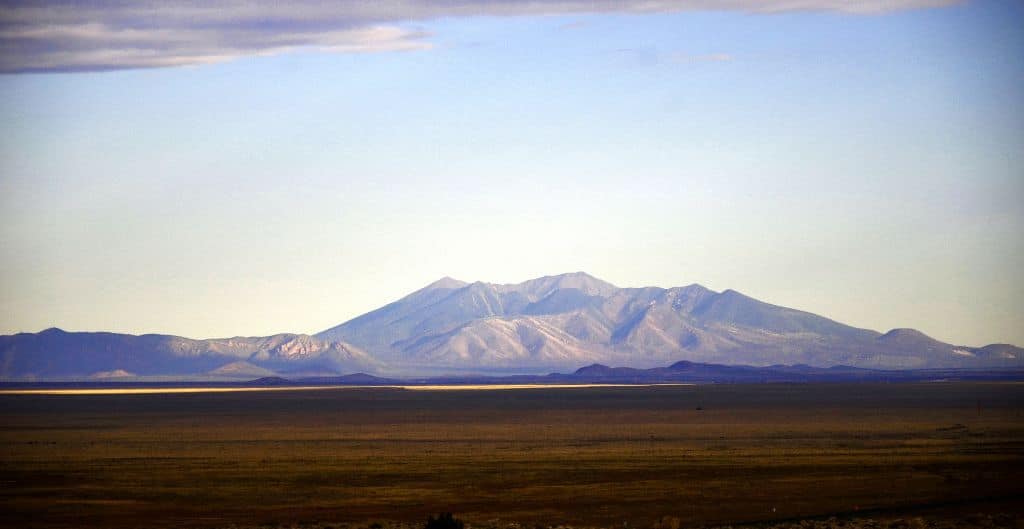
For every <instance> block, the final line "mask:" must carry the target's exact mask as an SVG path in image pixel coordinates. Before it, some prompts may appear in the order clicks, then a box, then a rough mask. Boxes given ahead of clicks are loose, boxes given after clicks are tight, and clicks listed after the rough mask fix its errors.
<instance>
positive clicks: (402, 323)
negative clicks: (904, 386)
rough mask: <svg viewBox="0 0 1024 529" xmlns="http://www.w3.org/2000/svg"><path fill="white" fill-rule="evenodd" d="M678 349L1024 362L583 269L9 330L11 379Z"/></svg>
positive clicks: (1006, 353)
mask: <svg viewBox="0 0 1024 529" xmlns="http://www.w3.org/2000/svg"><path fill="white" fill-rule="evenodd" d="M679 361H688V362H693V363H701V364H719V365H733V366H735V365H745V366H754V367H766V366H777V365H780V364H783V365H791V366H793V365H805V366H810V367H809V368H828V367H832V366H837V365H842V366H850V368H869V369H887V370H893V369H935V368H971V369H975V368H977V369H980V368H985V369H992V368H996V369H999V368H1020V367H1022V366H1024V349H1021V348H1019V347H1016V346H1013V345H1008V344H991V345H986V346H983V347H969V346H958V345H951V344H947V343H943V342H940V341H938V340H935V339H933V338H930V337H928V336H926V335H924V334H922V333H921V332H919V331H915V330H912V329H893V330H891V331H889V332H887V333H885V334H882V333H879V332H876V331H872V330H867V329H859V328H855V327H851V326H848V325H844V324H842V323H839V322H836V321H833V320H830V319H828V318H824V317H821V316H818V315H815V314H811V313H808V312H803V311H799V310H795V309H790V308H786V307H780V306H777V305H772V304H769V303H765V302H763V301H759V300H756V299H753V298H751V297H749V296H745V295H743V294H741V293H739V292H736V291H735V290H725V291H723V292H715V291H713V290H710V289H708V288H705V287H703V286H701V285H697V284H692V285H689V286H683V287H674V288H658V287H644V288H619V287H616V286H615V285H612V284H611V283H608V282H605V281H602V280H600V279H597V278H595V277H593V276H590V275H588V274H586V273H583V272H576V273H571V274H561V275H555V276H546V277H541V278H537V279H532V280H529V281H524V282H522V283H517V284H492V283H484V282H479V281H478V282H475V283H466V282H463V281H459V280H456V279H452V278H449V277H445V278H442V279H440V280H438V281H435V282H434V283H431V284H429V285H427V286H426V287H424V288H421V289H420V290H417V291H415V292H413V293H411V294H409V295H408V296H406V297H404V298H402V299H399V300H397V301H395V302H393V303H390V304H388V305H385V306H383V307H381V308H379V309H377V310H374V311H372V312H369V313H366V314H364V315H362V316H359V317H357V318H354V319H352V320H349V321H347V322H345V323H342V324H340V325H337V326H335V327H332V328H330V329H327V330H325V331H323V332H321V333H318V334H316V335H313V336H310V335H305V334H276V335H272V336H264V337H235V338H222V339H212V340H193V339H189V338H183V337H180V336H168V335H158V334H147V335H142V336H134V335H127V334H114V333H104V332H65V331H62V330H60V329H48V330H45V331H42V332H40V333H35V334H32V333H22V334H16V335H10V336H0V378H5V379H32V378H38V379H59V378H65V379H69V378H77V379H86V378H89V377H94V378H96V379H104V378H116V379H119V380H123V379H130V378H132V377H136V378H138V377H142V378H145V377H182V378H188V377H193V378H195V377H199V378H203V377H206V378H211V377H212V378H221V379H239V378H272V377H275V376H281V377H285V378H289V379H294V378H296V377H307V378H308V377H320V378H323V379H325V380H326V379H330V378H331V377H337V376H339V375H345V374H350V373H354V372H367V373H372V374H377V375H387V376H392V377H393V376H408V375H416V376H426V375H430V376H437V375H451V376H463V377H464V376H467V375H470V374H489V375H498V374H539V373H548V372H551V371H556V370H563V371H564V370H575V369H577V368H578V367H579V366H585V365H590V364H595V363H596V364H605V365H620V366H629V367H630V368H634V369H644V368H651V369H658V368H659V366H666V365H670V364H675V363H677V362H679ZM616 369H619V368H616Z"/></svg>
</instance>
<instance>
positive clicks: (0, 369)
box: [0, 329, 380, 379]
mask: <svg viewBox="0 0 1024 529" xmlns="http://www.w3.org/2000/svg"><path fill="white" fill-rule="evenodd" d="M379 367H380V363H379V362H378V361H376V360H375V359H373V358H372V357H371V356H370V355H368V354H367V353H365V352H364V351H362V350H361V349H359V348H357V347H354V346H352V345H349V344H346V343H343V342H337V341H326V340H321V339H318V338H314V337H312V336H308V335H303V334H276V335H273V336H266V337H253V338H247V337H235V338H223V339H214V340H192V339H189V338H182V337H180V336H168V335H162V334H145V335H142V336H134V335H130V334H115V333H108V332H66V331H63V330H61V329H47V330H45V331H42V332H40V333H35V334H32V333H21V334H15V335H10V336H0V377H3V378H51V379H52V378H82V377H90V376H92V377H110V376H115V375H116V376H118V377H119V378H124V377H131V376H182V377H189V376H211V377H227V378H239V377H249V378H252V377H253V376H268V375H272V374H274V373H276V372H326V373H332V374H339V373H348V372H351V371H355V370H376V369H378V368H379Z"/></svg>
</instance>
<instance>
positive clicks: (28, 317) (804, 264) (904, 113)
mask: <svg viewBox="0 0 1024 529" xmlns="http://www.w3.org/2000/svg"><path fill="white" fill-rule="evenodd" d="M0 72H3V73H0V332H2V333H10V332H17V331H32V332H35V331H38V330H41V329H43V328H46V327H50V326H59V327H62V328H65V329H67V330H109V331H120V332H131V333H144V332H160V333H170V334H180V335H185V336H189V337H196V338H206V337H221V336H233V335H266V334H271V333H275V332H285V331H288V332H317V331H320V330H323V329H325V328H327V327H330V326H332V325H335V324H337V323H340V322H342V321H345V320H347V319H349V318H352V317H354V316H357V315H359V314H361V313H363V312H366V311H368V310H371V309H374V308H377V307H379V306H381V305H383V304H385V303H387V302H390V301H392V300H394V299H397V298H398V297H401V296H403V295H405V294H407V293H409V292H411V291H412V290H415V289H417V288H420V287H422V286H423V285H425V284H427V283H429V282H431V281H433V280H436V279H438V278H439V277H441V276H445V275H448V276H452V277H456V278H459V279H463V280H467V281H473V280H483V281H489V282H501V283H507V282H519V281H522V280H525V279H529V278H532V277H536V276H541V275H551V274H556V273H561V272H570V271H577V270H583V271H586V272H589V273H590V274H593V275H595V276H597V277H600V278H602V279H605V280H607V281H610V282H612V283H615V284H617V285H619V286H646V285H656V286H664V287H669V286H680V285H686V284H690V283H700V284H703V285H705V286H707V287H709V288H712V289H715V290H723V289H727V288H733V289H736V290H739V291H740V292H743V293H745V294H748V295H750V296H753V297H756V298H758V299H762V300H765V301H768V302H771V303H775V304H779V305H785V306H790V307H794V308H799V309H803V310H808V311H811V312H815V313H818V314H822V315H825V316H828V317H831V318H833V319H836V320H839V321H842V322H844V323H849V324H852V325H856V326H861V327H867V328H872V329H876V330H880V331H885V330H888V329H890V328H893V327H914V328H917V329H920V330H922V331H924V332H925V333H927V334H929V335H931V336H934V337H935V338H938V339H941V340H944V341H948V342H954V343H962V344H967V345H981V344H986V343H991V342H1010V343H1016V344H1018V345H1024V273H1022V270H1024V3H1021V2H1019V1H1006V2H999V1H973V2H966V3H958V2H945V1H942V0H931V1H929V0H906V1H903V0H892V1H883V0H865V1H849V2H843V1H839V0H763V1H753V0H729V1H724V2H710V1H705V0H679V1H653V2H632V1H628V0H626V1H621V2H610V1H594V2H578V1H568V0H566V1H561V0H554V1H548V2H532V3H520V2H512V1H506V0H494V1H487V0H460V1H454V0H452V1H441V2H431V3H429V4H428V3H421V2H414V1H405V2H389V1H384V2H371V1H369V0H366V1H363V0H358V1H350V2H333V3H331V2H328V3H322V2H313V1H309V2H297V3H295V4H294V5H292V6H289V7H287V8H277V7H274V4H273V3H269V2H267V3H266V4H264V3H263V2H262V1H255V2H244V3H237V4H236V3H231V2H201V3H195V4H193V3H191V2H182V1H170V2H160V3H153V4H148V5H147V3H137V4H130V5H128V6H127V7H126V6H125V5H123V4H118V3H114V2H110V3H108V2H104V1H98V0H87V1H85V2H63V1H57V0H44V1H43V2H30V3H26V4H25V5H22V4H20V3H19V2H4V4H3V6H2V7H0Z"/></svg>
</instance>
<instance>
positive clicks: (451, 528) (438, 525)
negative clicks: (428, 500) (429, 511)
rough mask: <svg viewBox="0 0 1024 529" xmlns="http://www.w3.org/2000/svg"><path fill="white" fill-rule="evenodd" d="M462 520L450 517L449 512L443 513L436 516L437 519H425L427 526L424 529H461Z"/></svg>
mask: <svg viewBox="0 0 1024 529" xmlns="http://www.w3.org/2000/svg"><path fill="white" fill-rule="evenodd" d="M463 525H464V524H463V523H462V520H460V519H458V518H456V517H454V516H452V513H450V512H443V513H441V514H438V515H437V518H434V517H433V516H431V517H429V518H427V525H426V526H425V527H424V529H463Z"/></svg>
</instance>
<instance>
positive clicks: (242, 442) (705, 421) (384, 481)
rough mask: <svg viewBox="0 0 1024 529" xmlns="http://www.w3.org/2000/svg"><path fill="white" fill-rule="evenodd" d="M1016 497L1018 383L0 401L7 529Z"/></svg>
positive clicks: (519, 520) (951, 504)
mask: <svg viewBox="0 0 1024 529" xmlns="http://www.w3.org/2000/svg"><path fill="white" fill-rule="evenodd" d="M1022 475H1024V384H1017V383H920V384H848V385H846V384H822V385H812V384H770V385H707V386H652V387H603V388H602V387H595V388H572V389H557V388H550V389H523V390H516V389H511V390H503V391H487V390H482V391H477V390H464V391H408V390H403V389H396V388H374V389H369V388H367V389H351V388H339V389H337V390H334V389H326V390H324V389H321V390H315V391H286V392H250V393H185V394H160V395H147V394H137V395H133V394H121V395H0V526H3V527H229V526H240V527H254V526H260V525H269V526H271V527H276V526H285V527H288V526H291V525H293V524H296V525H300V526H308V527H316V526H326V525H327V524H325V523H320V522H319V521H321V520H327V521H329V524H330V525H342V524H350V527H352V528H355V527H358V526H360V525H363V524H370V523H372V521H380V523H381V524H383V525H385V526H400V525H402V524H407V525H408V527H410V528H412V527H419V526H420V524H421V523H422V520H425V519H426V517H427V515H429V514H432V513H434V514H436V513H437V512H439V511H452V512H455V513H456V514H457V515H458V516H460V517H462V518H463V519H465V520H467V521H469V522H470V523H471V524H473V525H474V527H487V526H489V525H490V526H493V527H496V528H499V527H500V528H504V527H506V525H502V524H504V523H505V522H501V523H499V522H488V521H494V520H514V521H515V523H516V524H517V526H518V527H520V528H522V529H526V528H533V527H535V526H542V527H548V526H557V525H560V524H565V525H572V526H575V527H615V528H619V527H641V528H647V527H653V526H655V525H658V526H660V527H661V528H662V529H675V528H674V527H672V526H671V525H672V524H673V523H678V524H679V525H681V526H682V527H692V526H708V527H711V526H721V525H726V524H728V525H744V524H771V523H772V520H777V521H779V523H780V524H781V523H784V524H789V525H779V527H788V526H792V524H797V525H801V526H804V527H815V525H814V524H817V523H826V522H825V521H823V520H824V519H825V518H827V517H828V516H830V515H837V516H838V518H837V519H836V523H840V522H841V524H860V523H861V521H864V520H868V519H871V520H872V522H871V523H872V524H873V525H871V524H868V525H846V526H849V527H877V528H885V527H893V526H892V525H889V524H890V522H892V521H893V520H895V517H902V521H901V522H900V523H902V524H905V526H906V527H945V526H943V525H937V524H940V523H943V521H944V520H951V521H952V522H956V521H957V520H960V521H963V522H964V524H966V525H955V526H957V527H969V526H978V527H1012V526H1015V525H1016V524H1018V523H1019V522H1017V520H1018V518H1019V515H1020V507H1018V506H1019V505H1021V504H1024V480H1021V479H1020V476H1022ZM920 509H925V511H922V513H923V514H914V513H915V512H916V510H920ZM858 513H863V515H861V514H858ZM886 513H888V514H886ZM904 513H908V514H905V515H904ZM936 513H938V514H936ZM808 517H824V518H820V519H818V521H817V522H815V521H805V523H804V524H801V523H800V522H798V521H796V522H794V521H793V520H800V519H803V518H808ZM676 518H677V519H678V520H679V521H678V522H673V521H672V520H673V519H676ZM876 518H877V519H876ZM918 518H920V520H918ZM952 522H951V523H952ZM829 523H831V522H829ZM864 523H867V522H864ZM922 523H923V524H925V525H924V526H921V525H920V524H922ZM957 523H959V522H957ZM666 524H668V526H666ZM806 524H811V525H806ZM367 526H368V525H367ZM836 526H837V527H838V526H840V525H836ZM823 527H824V526H823ZM950 527H953V526H950Z"/></svg>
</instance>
